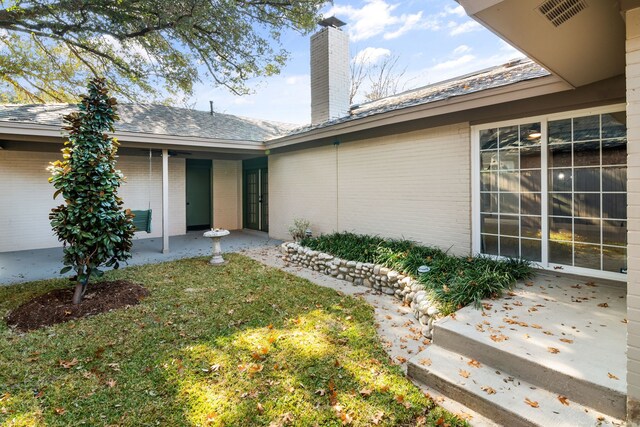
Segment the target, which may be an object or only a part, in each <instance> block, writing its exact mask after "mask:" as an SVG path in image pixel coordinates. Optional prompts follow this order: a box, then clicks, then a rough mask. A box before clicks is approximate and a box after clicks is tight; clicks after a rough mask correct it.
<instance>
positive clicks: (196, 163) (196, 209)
mask: <svg viewBox="0 0 640 427" xmlns="http://www.w3.org/2000/svg"><path fill="white" fill-rule="evenodd" d="M210 227H211V160H199V159H197V160H196V159H193V160H192V159H187V230H203V229H206V228H210Z"/></svg>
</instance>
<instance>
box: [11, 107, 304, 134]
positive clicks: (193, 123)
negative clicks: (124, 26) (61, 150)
mask: <svg viewBox="0 0 640 427" xmlns="http://www.w3.org/2000/svg"><path fill="white" fill-rule="evenodd" d="M76 108H77V107H76V106H75V105H73V104H32V105H13V104H9V105H0V122H22V123H35V124H42V125H52V126H56V127H61V126H62V116H64V115H65V114H69V113H70V112H72V111H75V110H76ZM118 115H119V116H120V120H119V121H118V122H117V123H116V129H117V130H118V131H121V132H135V133H146V134H155V135H171V136H181V137H185V136H191V137H198V138H207V139H217V140H237V141H256V142H262V141H265V140H267V139H271V138H274V137H277V136H282V135H284V134H286V133H287V132H288V131H290V130H291V129H293V128H294V127H295V125H291V124H286V123H279V122H271V121H267V120H259V119H251V118H247V117H238V116H233V115H230V114H221V113H215V112H214V113H213V114H211V113H209V112H206V111H196V110H189V109H186V108H177V107H167V106H164V105H153V104H119V105H118Z"/></svg>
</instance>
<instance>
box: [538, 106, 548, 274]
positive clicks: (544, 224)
mask: <svg viewBox="0 0 640 427" xmlns="http://www.w3.org/2000/svg"><path fill="white" fill-rule="evenodd" d="M548 125H549V120H548V119H546V118H545V119H542V120H540V133H541V134H542V135H541V136H540V143H541V146H540V203H541V206H540V215H541V217H540V233H541V235H540V237H541V242H540V247H541V249H542V253H541V254H540V261H541V262H542V265H549V239H548V238H547V239H546V243H547V244H546V245H545V237H544V236H548V235H549V153H548V150H546V148H547V147H548V144H546V143H545V142H544V141H548V138H549V135H548V127H549V126H548Z"/></svg>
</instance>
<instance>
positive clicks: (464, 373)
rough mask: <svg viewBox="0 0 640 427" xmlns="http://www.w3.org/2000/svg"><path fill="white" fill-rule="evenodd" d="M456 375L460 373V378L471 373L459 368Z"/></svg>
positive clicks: (467, 376)
mask: <svg viewBox="0 0 640 427" xmlns="http://www.w3.org/2000/svg"><path fill="white" fill-rule="evenodd" d="M458 375H460V376H461V377H462V378H469V375H471V373H470V372H467V371H465V370H464V369H460V370H459V371H458Z"/></svg>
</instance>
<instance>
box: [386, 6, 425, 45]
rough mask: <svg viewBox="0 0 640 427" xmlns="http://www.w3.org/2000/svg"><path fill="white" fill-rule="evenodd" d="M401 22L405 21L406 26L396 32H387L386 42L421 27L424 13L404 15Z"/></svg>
mask: <svg viewBox="0 0 640 427" xmlns="http://www.w3.org/2000/svg"><path fill="white" fill-rule="evenodd" d="M400 19H401V20H404V24H403V25H402V26H401V27H400V28H398V29H397V30H395V31H391V32H387V33H385V34H384V39H385V40H391V39H396V38H398V37H400V36H401V35H403V34H405V33H407V32H409V31H411V30H413V29H414V28H416V27H418V26H419V25H420V23H421V22H420V21H421V19H422V12H418V13H415V14H411V15H402V16H401V17H400Z"/></svg>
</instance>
